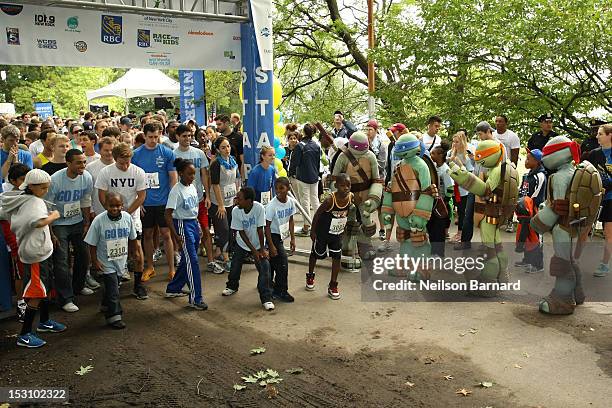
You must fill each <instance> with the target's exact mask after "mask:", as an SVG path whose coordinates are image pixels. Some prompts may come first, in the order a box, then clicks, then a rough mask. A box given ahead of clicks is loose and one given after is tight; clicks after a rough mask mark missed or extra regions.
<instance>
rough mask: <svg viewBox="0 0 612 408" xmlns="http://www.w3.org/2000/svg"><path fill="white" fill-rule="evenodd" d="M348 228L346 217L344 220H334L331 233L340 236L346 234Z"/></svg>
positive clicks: (330, 228) (330, 226)
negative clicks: (345, 230) (345, 229)
mask: <svg viewBox="0 0 612 408" xmlns="http://www.w3.org/2000/svg"><path fill="white" fill-rule="evenodd" d="M345 227H346V217H343V218H332V220H331V223H330V224H329V233H330V234H332V235H340V234H342V233H343V232H344V228H345Z"/></svg>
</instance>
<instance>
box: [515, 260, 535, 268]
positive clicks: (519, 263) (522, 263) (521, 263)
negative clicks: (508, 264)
mask: <svg viewBox="0 0 612 408" xmlns="http://www.w3.org/2000/svg"><path fill="white" fill-rule="evenodd" d="M528 265H531V264H530V263H529V262H525V261H516V262H515V263H514V266H516V267H517V268H525V267H527V266H528Z"/></svg>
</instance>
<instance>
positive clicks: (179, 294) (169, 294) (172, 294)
mask: <svg viewBox="0 0 612 408" xmlns="http://www.w3.org/2000/svg"><path fill="white" fill-rule="evenodd" d="M164 296H165V297H166V298H168V299H170V298H177V297H184V296H187V294H186V293H183V292H182V291H181V292H166V294H165V295H164Z"/></svg>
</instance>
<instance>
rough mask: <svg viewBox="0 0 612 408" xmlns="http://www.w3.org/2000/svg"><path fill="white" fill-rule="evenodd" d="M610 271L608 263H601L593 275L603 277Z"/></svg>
mask: <svg viewBox="0 0 612 408" xmlns="http://www.w3.org/2000/svg"><path fill="white" fill-rule="evenodd" d="M608 273H610V267H609V266H608V265H607V264H604V263H600V264H599V266H598V267H597V269H595V272H593V276H595V277H596V278H603V277H605V276H608Z"/></svg>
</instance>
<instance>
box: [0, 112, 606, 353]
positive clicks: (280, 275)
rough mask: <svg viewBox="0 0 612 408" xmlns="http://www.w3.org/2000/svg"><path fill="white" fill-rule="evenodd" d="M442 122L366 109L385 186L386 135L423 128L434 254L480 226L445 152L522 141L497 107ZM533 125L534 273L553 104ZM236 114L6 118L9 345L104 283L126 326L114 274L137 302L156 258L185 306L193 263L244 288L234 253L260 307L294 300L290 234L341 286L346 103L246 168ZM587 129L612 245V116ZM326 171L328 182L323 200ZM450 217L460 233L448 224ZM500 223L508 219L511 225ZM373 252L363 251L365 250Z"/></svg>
mask: <svg viewBox="0 0 612 408" xmlns="http://www.w3.org/2000/svg"><path fill="white" fill-rule="evenodd" d="M442 124H443V121H442V119H441V118H440V117H438V116H432V117H431V118H429V120H428V121H427V123H426V130H425V132H424V133H422V134H421V133H420V132H418V131H417V130H416V129H409V128H407V126H405V125H404V124H402V123H395V124H393V125H392V126H390V127H388V128H387V129H386V130H383V127H382V125H381V123H380V122H378V121H376V120H370V121H368V122H367V123H366V124H365V126H364V128H363V131H364V133H365V135H367V144H368V146H367V148H368V149H370V150H371V151H372V152H373V153H374V155H375V157H376V163H377V167H378V175H379V178H380V179H382V180H384V185H388V184H389V182H390V180H391V177H392V175H393V171H394V169H395V166H396V165H397V158H396V157H395V155H394V154H393V151H394V144H395V142H396V140H397V139H398V138H399V137H400V136H401V135H402V134H405V133H414V134H415V135H417V136H418V138H419V139H420V140H421V141H422V143H423V145H424V149H425V150H426V152H425V154H427V155H429V156H430V157H431V159H432V161H433V163H434V164H435V166H436V168H437V172H438V184H439V185H438V186H437V187H438V191H439V192H440V195H441V198H442V202H443V206H444V207H445V209H446V211H435V216H432V218H431V219H430V221H429V222H428V225H427V230H428V233H429V237H430V241H431V242H432V253H433V254H434V255H438V256H441V257H443V256H444V255H445V252H444V242H445V241H450V242H453V243H454V244H455V245H454V247H455V249H456V250H464V249H469V248H470V247H471V242H472V237H473V232H474V231H473V230H474V223H473V214H474V194H472V193H470V192H469V191H467V190H466V189H464V188H462V187H460V186H457V185H455V184H454V182H453V180H452V179H451V178H450V177H449V176H448V172H449V170H448V163H450V162H454V163H456V164H459V165H461V166H464V167H465V168H466V169H468V170H469V171H471V172H473V173H474V174H476V175H480V174H481V173H482V172H483V171H484V169H483V168H482V167H481V166H479V165H478V163H477V162H475V160H474V154H473V152H474V151H475V143H478V141H482V140H497V141H498V142H499V143H501V144H503V146H504V151H505V155H506V157H505V158H506V160H508V161H509V162H512V163H514V165H515V166H518V163H519V155H520V149H521V141H520V138H519V137H518V136H517V134H516V133H515V132H513V131H512V130H510V129H509V121H508V118H507V117H506V116H504V115H499V116H497V117H496V118H495V127H493V126H491V125H490V124H489V123H488V122H485V121H483V122H480V123H479V124H478V125H477V126H476V128H475V130H476V135H475V140H472V137H471V135H472V132H468V131H467V130H466V129H460V130H458V131H456V132H455V133H454V134H452V135H449V136H448V138H443V137H442V136H441V135H440V130H441V127H442ZM539 124H540V130H539V131H538V132H537V133H535V134H534V135H533V136H531V137H530V138H529V140H528V142H527V146H526V153H527V154H526V159H525V164H524V165H525V167H526V169H527V172H526V173H525V175H524V176H523V181H522V184H521V186H520V197H521V200H519V204H518V206H517V218H516V219H517V221H518V225H519V228H518V231H517V236H516V240H517V250H519V251H521V252H524V254H525V255H524V259H523V260H522V261H519V262H517V263H516V266H517V267H524V268H525V271H526V272H530V273H536V272H541V271H542V270H543V259H542V247H541V242H540V239H539V237H538V235H537V234H536V233H534V232H533V231H532V230H531V229H530V227H529V219H530V218H531V217H532V216H533V214H534V212H536V211H537V208H538V206H539V205H540V204H541V203H542V202H544V200H545V199H546V182H547V171H546V169H545V168H544V167H543V165H542V150H543V147H544V145H545V144H546V143H547V141H548V140H550V139H551V138H552V137H554V136H555V135H556V133H555V132H554V130H553V118H552V115H550V114H545V115H542V116H541V117H540V118H539ZM241 126H242V124H241V122H240V116H239V115H238V114H232V115H231V116H227V115H219V116H217V117H216V118H215V123H214V125H209V126H206V127H199V126H198V125H197V124H196V123H195V122H194V121H193V120H190V121H186V122H184V123H180V122H179V120H177V118H176V117H169V116H168V115H166V114H165V113H164V112H163V111H160V112H158V113H156V114H154V113H146V114H144V115H141V116H140V117H137V116H136V115H133V114H130V115H127V116H120V115H119V114H116V113H114V112H113V113H111V114H97V115H96V114H93V113H91V112H81V113H80V115H79V117H78V118H76V119H65V120H62V119H60V118H55V117H53V118H49V119H46V120H40V119H38V117H37V115H36V114H34V113H32V114H28V113H24V114H23V115H21V116H19V117H13V118H9V117H6V118H0V134H1V139H0V142H1V143H2V147H1V149H0V167H1V174H0V178H1V179H2V180H1V181H2V183H1V190H0V191H2V195H1V196H0V198H1V199H0V207H1V211H0V225H1V226H2V230H1V232H0V233H2V235H3V236H4V239H5V241H6V242H7V245H8V247H9V248H10V254H11V259H12V262H11V270H12V277H13V282H14V289H15V293H16V295H17V307H16V309H17V316H18V318H19V319H20V321H22V322H23V323H22V329H21V333H20V334H19V336H18V340H17V344H18V345H20V346H24V347H40V346H42V345H44V344H45V341H44V340H42V339H41V338H40V337H38V336H37V334H36V333H37V332H61V331H64V330H65V329H66V326H65V325H63V324H62V323H59V322H57V321H55V320H52V319H50V317H49V302H55V303H57V305H58V306H59V307H60V308H61V309H63V310H64V311H65V312H78V311H79V307H78V301H77V297H78V296H90V295H92V294H94V292H95V291H96V290H97V289H99V288H102V292H103V295H102V304H101V311H102V312H104V314H105V318H106V323H107V324H109V325H110V326H111V327H113V328H116V329H122V328H124V327H125V323H124V322H123V319H122V314H123V311H122V308H121V304H120V301H119V287H120V285H121V283H122V282H124V283H125V282H127V281H130V280H131V281H133V282H132V287H133V295H134V296H135V297H136V298H137V299H140V300H145V299H147V298H148V291H147V288H146V282H147V281H148V280H149V279H151V278H152V277H153V276H155V274H156V271H155V265H156V263H158V262H159V260H160V258H161V257H162V256H165V258H166V261H167V265H168V280H169V283H168V285H167V287H166V294H165V296H166V297H168V298H174V297H182V296H186V297H188V305H189V306H191V307H193V308H195V309H198V310H206V309H207V308H208V305H207V304H206V302H205V300H204V296H203V291H202V280H201V272H202V271H203V270H204V269H205V270H207V271H209V272H211V273H214V274H223V273H228V279H227V283H226V288H225V289H224V290H223V292H222V295H223V296H231V295H234V294H235V293H236V292H237V291H238V289H239V282H240V276H241V271H242V267H243V264H244V263H245V262H249V260H250V261H252V262H254V264H255V266H256V268H257V271H258V283H257V288H258V291H259V295H260V300H261V303H262V306H263V308H264V309H265V310H273V309H274V308H275V305H274V301H276V300H278V301H282V302H293V301H294V298H293V296H292V295H291V294H290V293H289V291H288V288H289V286H288V269H289V266H288V261H287V256H288V253H287V251H286V250H285V243H286V242H288V244H289V248H290V250H291V251H294V250H295V236H296V235H298V236H305V237H311V239H312V241H313V244H312V245H313V246H312V252H311V255H310V265H309V272H308V274H307V276H306V289H307V290H313V289H314V269H315V266H316V261H317V259H323V258H325V257H326V256H327V254H329V256H330V257H331V258H332V265H333V270H332V276H331V280H330V284H329V286H328V294H329V296H330V297H331V298H332V299H339V298H340V292H339V289H338V283H337V276H338V270H339V266H340V258H341V252H342V250H341V236H342V234H343V232H344V228H345V226H346V217H347V212H348V211H349V210H350V208H351V206H352V205H353V201H352V200H353V195H352V193H351V178H350V177H349V176H347V175H346V174H340V175H339V176H334V177H331V172H332V169H333V166H334V162H335V160H336V158H337V156H338V153H339V152H340V151H341V149H342V148H343V147H344V146H346V145H347V144H348V142H349V139H350V137H351V135H353V134H354V133H355V132H357V131H358V128H357V127H356V126H355V125H354V124H353V123H351V122H350V121H348V120H346V119H345V117H344V114H343V113H342V112H341V111H336V112H335V113H334V118H333V122H332V124H331V126H330V127H329V128H328V127H326V126H325V125H323V124H321V123H314V124H309V123H307V124H304V125H303V126H298V125H297V124H288V125H286V131H285V135H284V138H283V140H284V149H285V155H284V157H283V158H282V166H281V167H280V169H279V167H278V166H276V165H275V160H276V159H275V149H274V148H273V147H271V146H264V147H263V148H262V149H261V152H260V162H259V164H258V165H256V166H255V167H253V168H252V169H251V170H250V172H249V174H247V172H246V169H247V166H245V164H246V163H245V160H244V152H243V135H242V133H241ZM592 129H593V134H592V135H591V137H589V138H587V139H586V140H585V141H584V143H583V145H582V146H583V149H582V154H583V156H582V157H583V159H588V160H589V161H591V162H592V163H593V164H594V165H595V166H596V167H597V169H598V171H599V172H600V174H601V176H602V179H603V181H604V186H605V188H606V193H605V194H606V195H605V198H604V201H603V205H602V211H601V214H600V221H601V222H602V223H604V232H605V237H606V242H612V227H610V226H611V225H612V224H611V223H610V222H609V221H611V219H612V209H610V206H611V205H612V204H611V203H612V184H610V181H609V180H610V179H609V174H610V173H609V171H610V170H612V167H610V166H612V141H611V139H612V125H610V124H604V123H595V122H594V123H592ZM447 139H448V140H447ZM332 178H333V179H334V181H335V190H336V191H334V192H333V193H332V194H331V195H325V196H324V199H323V202H322V203H321V202H320V198H321V197H322V194H323V193H324V191H326V190H327V189H328V186H329V181H330V180H331V179H332ZM291 191H293V192H294V193H295V196H296V198H297V201H296V200H294V199H293V198H292V197H291V193H290V192H291ZM298 208H301V209H302V211H303V217H302V219H303V225H302V227H301V228H296V220H294V216H295V215H297V213H298ZM453 214H454V215H453ZM609 218H610V219H609ZM452 219H454V220H455V223H456V225H457V233H456V234H455V235H454V236H452V237H451V236H449V228H450V225H451V223H452V221H451V220H452ZM379 220H380V221H379V226H380V229H379V232H378V236H379V238H380V240H381V241H382V243H381V244H380V246H379V247H378V248H377V249H378V252H379V253H385V252H387V251H389V250H390V249H391V238H392V230H391V229H387V230H385V228H384V227H383V222H382V214H381V212H380V209H379ZM507 228H508V231H511V230H512V228H514V225H513V224H512V223H510V224H509V225H508V226H507ZM610 254H611V253H610V250H609V249H608V247H607V246H606V251H605V253H604V255H603V258H602V262H601V264H600V266H599V267H598V269H597V270H596V271H595V276H606V275H607V274H608V273H609V267H608V262H609V258H610ZM375 255H376V253H374V254H371V253H366V254H361V256H362V258H364V259H367V258H368V257H372V256H375ZM200 257H202V258H204V259H205V260H206V266H205V267H204V266H203V265H202V267H201V266H200V260H199V258H200ZM37 314H39V323H38V325H37V326H36V327H37V329H36V330H33V325H34V320H35V317H36V315H37Z"/></svg>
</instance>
